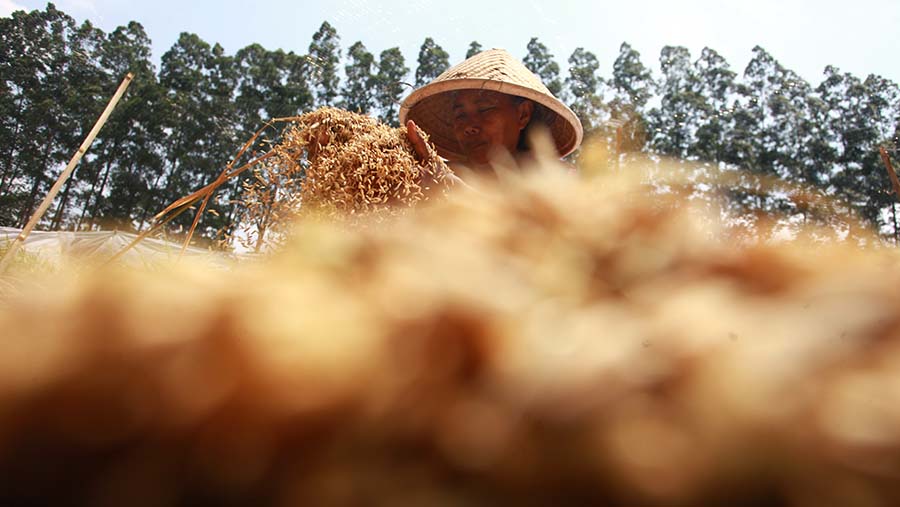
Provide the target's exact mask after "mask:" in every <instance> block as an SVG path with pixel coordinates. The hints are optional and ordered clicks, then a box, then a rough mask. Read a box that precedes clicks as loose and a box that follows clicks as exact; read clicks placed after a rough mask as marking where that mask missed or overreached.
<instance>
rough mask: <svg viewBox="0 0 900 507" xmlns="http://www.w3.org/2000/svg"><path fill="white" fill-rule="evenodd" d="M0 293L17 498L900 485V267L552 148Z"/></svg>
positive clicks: (576, 493) (11, 498)
mask: <svg viewBox="0 0 900 507" xmlns="http://www.w3.org/2000/svg"><path fill="white" fill-rule="evenodd" d="M544 166H545V167H544V169H543V170H538V171H532V172H530V173H528V174H526V175H524V176H517V175H505V176H504V177H503V178H504V179H503V182H502V185H491V184H488V183H485V184H480V185H476V188H475V189H474V190H469V189H456V190H454V191H453V192H450V195H449V196H448V197H447V199H445V200H441V201H437V202H433V203H431V205H429V206H422V207H420V208H418V209H417V210H416V212H415V213H408V214H402V215H400V216H397V217H394V218H392V219H390V220H385V221H382V222H381V223H380V224H379V225H378V226H369V227H367V226H362V227H356V226H354V227H351V226H348V225H347V224H346V223H341V224H337V223H334V222H330V221H327V220H322V219H321V218H318V219H315V220H313V219H309V220H306V221H301V222H299V223H298V225H297V228H296V232H295V234H294V235H293V236H292V237H291V239H290V240H289V241H288V243H287V244H286V245H285V246H284V247H283V248H282V249H281V250H279V251H278V252H277V253H275V254H273V255H271V256H270V257H267V258H265V259H263V260H260V261H254V262H245V263H242V264H238V265H236V266H235V267H234V268H233V269H232V270H230V271H223V270H221V269H210V268H209V267H206V266H202V265H199V264H194V263H191V262H183V263H181V264H178V265H172V266H170V267H167V268H165V269H160V270H158V271H156V272H152V273H151V272H145V271H137V270H115V269H112V268H110V269H108V270H105V271H100V272H97V273H95V274H91V275H90V276H87V275H84V274H82V275H77V274H73V273H69V272H64V273H60V274H59V275H58V277H59V280H58V281H57V282H56V287H57V288H55V289H54V290H52V291H38V290H34V291H28V290H23V291H22V293H20V294H16V295H14V296H13V297H10V298H8V299H6V300H5V301H4V303H3V306H2V309H0V326H2V329H3V330H4V331H3V338H2V348H0V478H2V479H0V481H2V484H0V505H23V504H32V505H34V504H42V505H67V504H80V505H98V506H107V505H110V506H111V505H129V506H145V505H146V506H170V505H172V506H174V505H191V506H194V505H275V506H291V505H447V506H450V505H466V506H468V505H610V506H625V505H645V506H679V505H685V506H687V505H691V506H697V505H710V506H718V505H730V506H757V505H766V506H782V505H783V506H809V507H821V506H865V507H877V506H891V505H897V504H898V502H900V311H898V310H900V306H898V305H900V269H898V263H897V257H896V255H895V253H894V252H892V251H884V250H876V249H869V250H863V249H855V248H851V247H850V246H847V245H843V244H840V243H834V242H832V243H823V244H803V243H800V242H799V241H798V242H782V243H779V244H774V243H766V242H757V243H750V244H743V245H742V246H735V245H730V244H728V243H727V242H725V241H724V240H721V239H717V238H721V237H722V235H721V234H719V232H718V231H716V230H714V229H713V226H712V225H710V223H711V222H710V221H709V220H705V219H702V218H701V217H700V216H699V215H697V214H694V213H692V212H690V211H688V210H687V209H685V208H684V207H683V206H679V205H676V204H675V203H671V202H668V203H667V202H662V201H661V200H650V199H647V198H645V197H641V192H640V191H638V190H637V189H636V188H635V187H633V186H630V185H627V184H620V182H619V181H618V180H616V179H610V178H601V177H598V178H594V179H590V180H586V179H580V178H578V177H575V176H573V175H571V174H567V173H564V172H563V171H560V170H558V168H556V167H551V166H552V164H551V163H548V162H545V163H544Z"/></svg>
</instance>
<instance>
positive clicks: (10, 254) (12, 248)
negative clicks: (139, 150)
mask: <svg viewBox="0 0 900 507" xmlns="http://www.w3.org/2000/svg"><path fill="white" fill-rule="evenodd" d="M132 79H134V74H132V73H131V72H129V73H128V75H126V76H125V79H123V80H122V84H120V85H119V89H118V90H116V93H115V95H113V97H112V98H111V99H110V100H109V104H107V105H106V109H104V110H103V113H102V114H101V115H100V118H98V119H97V123H95V124H94V128H93V129H91V131H90V133H88V135H87V137H86V138H85V139H84V142H83V143H81V147H80V148H78V151H76V152H75V155H73V156H72V160H70V161H69V165H67V166H66V168H65V169H64V170H63V172H62V174H60V175H59V178H57V180H56V183H54V184H53V187H52V188H51V189H50V192H49V193H47V197H44V200H43V202H41V205H40V206H38V208H37V209H36V210H35V212H34V214H33V215H31V219H30V220H28V224H27V225H26V226H25V228H24V229H22V232H20V233H19V235H18V236H17V237H16V239H14V240H13V242H12V244H10V245H9V250H7V251H6V255H4V256H3V260H2V261H0V275H2V274H3V273H5V272H6V267H7V266H8V265H9V263H10V261H12V259H13V258H14V257H15V255H16V251H18V249H19V247H20V246H21V245H22V244H24V243H25V240H26V239H27V238H28V235H29V234H31V231H32V229H34V226H35V225H37V223H38V221H40V219H41V217H43V216H44V213H46V212H47V208H49V207H50V204H51V203H52V202H53V199H54V198H55V197H56V194H58V193H59V190H60V189H61V188H62V186H63V184H65V182H66V180H67V179H69V176H71V175H72V172H73V171H75V166H77V165H78V162H80V161H81V157H83V156H84V154H85V152H87V150H88V148H90V146H91V144H93V142H94V138H96V137H97V134H98V133H99V132H100V129H101V128H103V125H105V124H106V120H107V119H109V115H110V114H111V113H112V112H113V109H115V108H116V105H117V104H118V103H119V100H120V99H121V98H122V95H124V94H125V90H126V89H128V85H130V84H131V80H132Z"/></svg>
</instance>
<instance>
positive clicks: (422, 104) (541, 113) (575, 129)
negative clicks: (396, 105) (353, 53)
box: [400, 78, 584, 161]
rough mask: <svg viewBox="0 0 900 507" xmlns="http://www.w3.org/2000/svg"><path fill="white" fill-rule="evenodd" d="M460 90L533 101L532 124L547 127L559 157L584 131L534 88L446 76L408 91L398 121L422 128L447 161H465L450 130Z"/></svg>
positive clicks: (565, 110) (564, 108)
mask: <svg viewBox="0 0 900 507" xmlns="http://www.w3.org/2000/svg"><path fill="white" fill-rule="evenodd" d="M459 90H491V91H495V92H500V93H505V94H507V95H513V96H516V97H524V98H526V99H528V100H531V101H533V102H534V103H535V106H536V107H535V111H534V113H533V114H532V124H533V123H535V122H541V123H543V124H544V126H546V127H547V128H548V129H549V131H550V134H551V136H552V137H553V141H554V143H555V145H556V150H557V152H558V153H559V156H560V157H564V156H566V155H568V154H570V153H572V152H573V151H575V149H576V148H577V147H578V146H579V145H580V144H581V141H582V138H583V136H584V132H583V130H582V127H581V122H580V121H578V117H576V116H575V113H573V112H572V110H571V109H569V108H568V107H567V106H566V105H565V104H563V103H562V102H561V101H560V100H558V99H557V98H555V97H553V96H552V95H549V94H547V93H542V92H540V91H537V90H534V89H533V88H529V87H525V86H520V85H517V84H514V83H507V82H504V81H498V80H494V79H472V78H467V79H445V80H441V81H436V82H433V83H431V84H428V85H425V86H423V87H422V88H419V89H418V90H416V91H414V92H413V93H411V94H410V95H409V96H408V97H407V98H406V100H404V101H403V104H402V105H401V107H400V122H401V124H405V123H406V122H407V120H412V121H414V122H415V123H416V125H418V126H419V127H421V128H422V130H424V131H425V132H426V133H427V134H428V135H429V137H430V139H431V142H432V143H434V145H435V148H437V151H438V154H439V155H441V156H442V157H444V158H447V159H449V160H454V161H455V160H464V159H465V154H464V153H463V152H462V149H461V148H460V145H459V142H458V141H457V140H456V136H455V135H454V133H453V123H452V108H453V93H452V92H454V91H459Z"/></svg>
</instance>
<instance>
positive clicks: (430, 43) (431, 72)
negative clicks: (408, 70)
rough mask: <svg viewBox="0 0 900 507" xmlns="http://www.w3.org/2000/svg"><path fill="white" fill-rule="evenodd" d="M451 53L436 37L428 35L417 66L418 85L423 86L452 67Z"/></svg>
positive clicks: (420, 50) (420, 51)
mask: <svg viewBox="0 0 900 507" xmlns="http://www.w3.org/2000/svg"><path fill="white" fill-rule="evenodd" d="M449 59H450V55H448V54H447V52H446V51H444V49H443V48H441V46H439V45H438V44H437V43H435V42H434V39H432V38H431V37H427V38H426V39H425V42H423V43H422V47H421V48H419V59H418V67H416V87H419V86H422V85H424V84H426V83H428V82H430V81H431V80H432V79H434V78H436V77H438V76H440V75H441V74H442V73H443V72H444V71H445V70H447V69H448V68H449V67H450V61H449Z"/></svg>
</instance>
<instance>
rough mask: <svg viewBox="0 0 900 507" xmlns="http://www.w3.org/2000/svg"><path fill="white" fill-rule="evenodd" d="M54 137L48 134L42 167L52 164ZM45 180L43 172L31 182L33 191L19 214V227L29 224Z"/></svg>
mask: <svg viewBox="0 0 900 507" xmlns="http://www.w3.org/2000/svg"><path fill="white" fill-rule="evenodd" d="M52 139H53V136H52V135H48V136H47V143H46V144H45V145H44V157H43V162H42V163H41V167H44V168H47V167H49V166H50V146H51V144H50V143H51V141H52ZM43 180H44V173H43V172H41V173H38V174H36V175H35V177H34V182H33V183H32V184H31V192H30V193H29V195H28V201H26V203H25V205H24V206H22V210H21V213H20V214H19V227H25V225H27V224H28V220H29V219H30V218H31V214H32V212H33V211H34V207H35V206H34V205H35V201H36V200H37V194H38V192H39V191H40V189H41V182H42V181H43Z"/></svg>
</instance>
